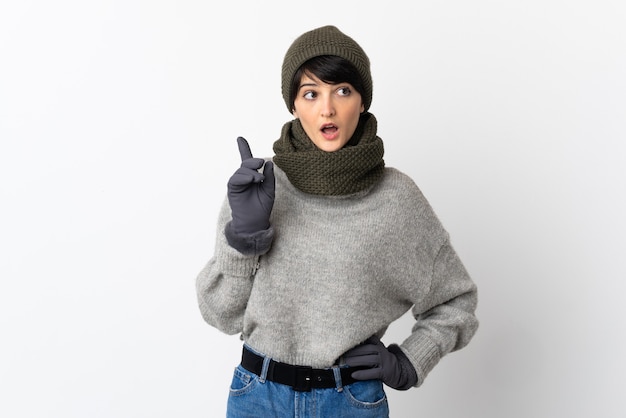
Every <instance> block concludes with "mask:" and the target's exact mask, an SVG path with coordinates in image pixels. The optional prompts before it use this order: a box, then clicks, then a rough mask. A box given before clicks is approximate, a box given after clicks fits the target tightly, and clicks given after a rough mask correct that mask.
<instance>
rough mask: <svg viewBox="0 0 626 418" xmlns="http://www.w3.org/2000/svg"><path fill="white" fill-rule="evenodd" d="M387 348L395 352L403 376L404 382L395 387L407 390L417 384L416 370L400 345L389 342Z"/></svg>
mask: <svg viewBox="0 0 626 418" xmlns="http://www.w3.org/2000/svg"><path fill="white" fill-rule="evenodd" d="M387 350H389V352H391V353H393V354H395V356H396V358H397V359H398V362H399V363H400V367H401V369H402V376H403V377H404V378H405V381H404V384H403V385H402V386H399V387H397V388H395V389H397V390H407V389H410V388H412V387H413V386H415V385H416V384H417V372H416V371H415V368H414V367H413V365H412V364H411V360H409V358H408V357H407V356H406V354H404V351H402V349H401V348H400V346H398V345H397V344H390V345H389V347H387Z"/></svg>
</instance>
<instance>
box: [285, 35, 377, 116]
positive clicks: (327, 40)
mask: <svg viewBox="0 0 626 418" xmlns="http://www.w3.org/2000/svg"><path fill="white" fill-rule="evenodd" d="M321 55H336V56H338V57H341V58H343V59H345V60H348V61H350V62H351V63H352V65H354V66H355V67H356V69H357V70H358V71H359V74H360V75H361V78H362V79H363V88H364V90H365V91H364V94H363V97H362V99H363V105H364V107H365V111H367V110H368V109H369V107H370V105H371V103H372V74H371V73H370V61H369V58H368V57H367V55H366V54H365V51H363V49H362V48H361V47H360V46H359V44H357V43H356V42H355V41H354V39H352V38H350V37H349V36H347V35H346V34H344V33H342V32H341V31H340V30H339V29H337V28H336V27H335V26H322V27H320V28H317V29H313V30H311V31H309V32H305V33H303V34H302V35H300V36H299V37H298V38H296V40H295V41H294V42H293V43H292V44H291V46H290V47H289V49H288V50H287V53H286V54H285V58H284V60H283V71H282V92H283V99H284V100H285V104H286V105H287V109H288V110H289V112H291V111H292V109H291V106H290V103H289V97H290V93H291V91H290V90H291V81H292V80H293V76H294V75H295V74H296V71H298V69H299V68H300V66H301V65H302V64H304V63H305V62H306V61H308V60H310V59H311V58H314V57H319V56H321Z"/></svg>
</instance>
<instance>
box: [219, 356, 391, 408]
mask: <svg viewBox="0 0 626 418" xmlns="http://www.w3.org/2000/svg"><path fill="white" fill-rule="evenodd" d="M267 364H269V362H268V359H267V358H266V361H265V364H264V367H263V370H262V371H261V375H260V376H257V375H256V374H254V373H252V372H250V371H248V370H246V369H244V368H243V367H242V366H241V365H239V366H237V368H236V369H235V373H234V376H233V381H232V384H231V387H230V395H229V397H228V407H227V411H226V417H227V418H272V417H276V418H288V417H294V418H359V417H363V418H365V417H367V418H387V417H389V406H388V404H387V396H386V395H385V391H384V389H383V384H382V382H381V381H380V380H363V381H359V382H355V383H352V384H350V385H347V386H342V384H341V375H340V374H339V368H338V367H336V368H334V371H335V381H336V383H337V385H336V387H334V388H329V389H312V390H311V391H310V392H297V391H295V390H293V389H292V388H291V387H290V386H287V385H282V384H280V383H275V382H270V381H269V380H266V376H267Z"/></svg>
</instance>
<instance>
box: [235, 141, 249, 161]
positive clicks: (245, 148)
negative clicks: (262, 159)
mask: <svg viewBox="0 0 626 418" xmlns="http://www.w3.org/2000/svg"><path fill="white" fill-rule="evenodd" d="M237 145H238V146H239V155H241V161H245V160H247V159H250V158H252V151H250V145H248V141H246V139H245V138H244V137H242V136H240V137H238V138H237Z"/></svg>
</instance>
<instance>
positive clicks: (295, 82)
mask: <svg viewBox="0 0 626 418" xmlns="http://www.w3.org/2000/svg"><path fill="white" fill-rule="evenodd" d="M306 73H310V74H313V75H314V76H315V77H317V78H319V79H320V80H322V81H323V82H324V83H328V84H339V83H350V84H351V85H352V87H354V89H355V90H356V91H358V92H359V94H360V95H361V97H364V96H365V87H364V83H363V79H362V78H361V75H360V74H359V71H358V70H357V68H356V67H355V66H354V65H353V64H352V63H351V62H350V61H348V60H346V59H343V58H341V57H338V56H336V55H320V56H317V57H313V58H311V59H310V60H308V61H306V62H305V63H304V64H302V65H301V66H300V68H298V71H296V73H295V74H294V75H293V79H292V80H291V90H290V92H291V94H290V97H289V103H290V104H291V109H292V110H293V109H294V102H295V100H296V95H297V94H298V88H299V87H300V81H301V80H302V76H303V75H304V74H306Z"/></svg>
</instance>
